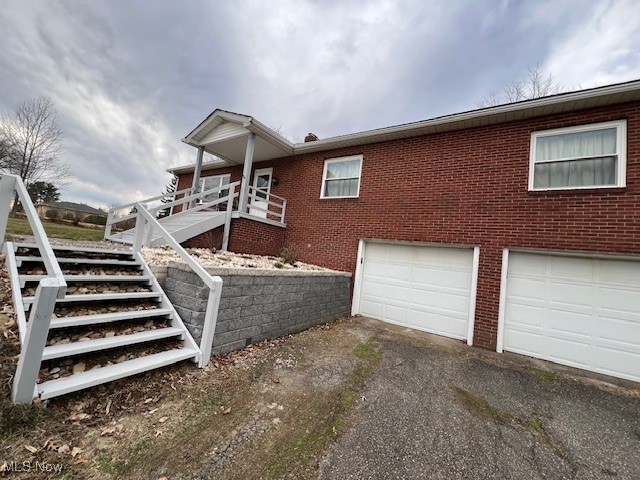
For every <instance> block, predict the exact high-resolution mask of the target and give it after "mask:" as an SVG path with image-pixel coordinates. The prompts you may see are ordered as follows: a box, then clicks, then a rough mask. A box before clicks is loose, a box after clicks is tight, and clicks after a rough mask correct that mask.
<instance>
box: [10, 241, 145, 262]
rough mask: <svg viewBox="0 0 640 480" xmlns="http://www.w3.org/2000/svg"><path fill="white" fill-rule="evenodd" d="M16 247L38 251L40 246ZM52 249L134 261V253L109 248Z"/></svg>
mask: <svg viewBox="0 0 640 480" xmlns="http://www.w3.org/2000/svg"><path fill="white" fill-rule="evenodd" d="M13 246H14V247H17V248H35V249H37V248H38V246H37V245H34V244H27V243H14V244H13ZM51 248H52V249H53V251H54V252H58V251H60V252H84V253H97V254H103V255H117V256H119V257H128V258H131V259H133V258H134V256H133V252H132V251H130V250H120V249H113V250H109V249H107V248H95V247H70V246H65V245H51Z"/></svg>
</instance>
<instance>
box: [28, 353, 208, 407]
mask: <svg viewBox="0 0 640 480" xmlns="http://www.w3.org/2000/svg"><path fill="white" fill-rule="evenodd" d="M197 354H198V353H197V352H196V351H195V350H192V349H188V348H183V349H180V350H177V349H176V350H168V351H166V352H160V353H154V354H152V355H147V356H146V357H140V358H135V359H133V360H128V361H126V362H122V363H118V364H116V365H109V366H106V367H101V368H96V369H95V370H89V371H87V372H82V373H76V374H75V375H71V376H69V377H64V378H58V379H56V380H49V381H47V382H43V383H41V384H39V385H37V392H38V394H39V395H40V398H41V399H42V400H46V399H47V398H52V397H57V396H59V395H65V394H67V393H71V392H75V391H77V390H81V389H83V388H89V387H93V386H96V385H100V384H102V383H107V382H111V381H114V380H118V379H120V378H124V377H128V376H131V375H135V374H138V373H142V372H147V371H149V370H154V369H156V368H160V367H165V366H167V365H171V364H172V363H177V362H180V361H182V360H188V359H190V358H195V357H196V355H197Z"/></svg>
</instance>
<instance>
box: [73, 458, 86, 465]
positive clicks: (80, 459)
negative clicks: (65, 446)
mask: <svg viewBox="0 0 640 480" xmlns="http://www.w3.org/2000/svg"><path fill="white" fill-rule="evenodd" d="M81 463H87V461H86V460H85V459H84V458H79V459H78V460H76V461H75V462H73V464H74V465H80V464H81Z"/></svg>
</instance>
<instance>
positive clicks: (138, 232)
mask: <svg viewBox="0 0 640 480" xmlns="http://www.w3.org/2000/svg"><path fill="white" fill-rule="evenodd" d="M139 208H140V209H142V208H144V207H142V205H140V206H139ZM146 225H147V221H146V220H145V219H144V218H143V217H142V213H141V212H140V211H138V215H137V216H136V227H135V230H134V235H135V239H134V241H133V251H134V252H139V251H140V249H141V248H142V242H143V241H144V229H145V227H146Z"/></svg>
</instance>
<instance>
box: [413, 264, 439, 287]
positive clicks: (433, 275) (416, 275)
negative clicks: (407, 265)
mask: <svg viewBox="0 0 640 480" xmlns="http://www.w3.org/2000/svg"><path fill="white" fill-rule="evenodd" d="M441 271H442V269H441V268H440V269H438V268H428V267H424V266H420V267H415V268H414V269H413V281H414V283H416V284H422V285H434V282H435V281H436V280H437V279H438V278H439V275H441Z"/></svg>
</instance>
